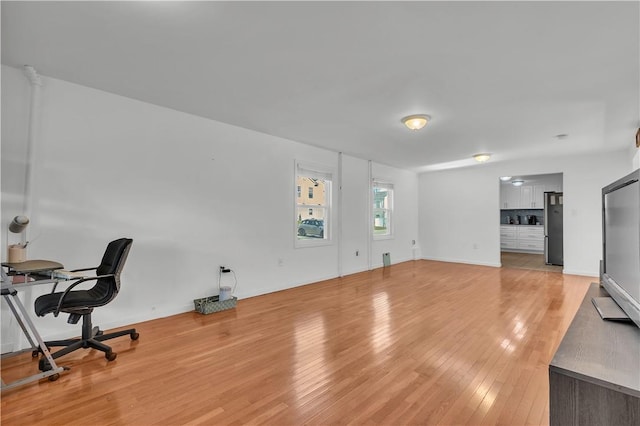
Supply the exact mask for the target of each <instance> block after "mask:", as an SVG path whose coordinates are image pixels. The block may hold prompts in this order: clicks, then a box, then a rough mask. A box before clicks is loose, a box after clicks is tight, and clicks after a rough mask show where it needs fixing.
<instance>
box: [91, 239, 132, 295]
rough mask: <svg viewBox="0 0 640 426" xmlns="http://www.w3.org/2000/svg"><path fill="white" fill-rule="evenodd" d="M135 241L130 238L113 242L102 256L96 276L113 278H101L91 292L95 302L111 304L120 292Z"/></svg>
mask: <svg viewBox="0 0 640 426" xmlns="http://www.w3.org/2000/svg"><path fill="white" fill-rule="evenodd" d="M132 243H133V240H132V239H130V238H120V239H119V240H115V241H111V242H110V243H109V245H108V246H107V249H106V250H105V252H104V256H102V261H101V262H100V266H98V268H97V269H96V275H108V274H113V275H114V276H113V277H108V278H100V279H98V280H97V282H96V284H95V285H94V286H93V288H91V289H90V290H89V293H90V294H91V296H92V297H93V298H95V300H100V301H101V302H102V303H104V304H106V303H109V302H110V301H111V300H112V299H113V298H114V297H116V295H117V294H118V292H119V291H120V273H121V272H122V268H123V267H124V263H125V261H126V260H127V256H128V255H129V250H130V249H131V244H132Z"/></svg>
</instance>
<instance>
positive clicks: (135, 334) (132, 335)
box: [131, 333, 140, 340]
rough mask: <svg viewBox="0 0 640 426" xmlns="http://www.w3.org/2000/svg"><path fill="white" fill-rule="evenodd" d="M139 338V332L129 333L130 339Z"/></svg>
mask: <svg viewBox="0 0 640 426" xmlns="http://www.w3.org/2000/svg"><path fill="white" fill-rule="evenodd" d="M139 338H140V333H131V340H138V339H139Z"/></svg>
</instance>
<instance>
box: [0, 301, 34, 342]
mask: <svg viewBox="0 0 640 426" xmlns="http://www.w3.org/2000/svg"><path fill="white" fill-rule="evenodd" d="M16 297H17V296H16ZM4 300H5V301H6V302H7V305H9V308H10V309H11V312H12V313H13V317H14V318H15V319H16V320H17V321H18V325H20V329H21V330H22V332H23V333H24V335H25V336H27V340H28V341H29V344H30V345H31V350H32V351H33V350H37V349H38V346H37V344H36V343H35V342H34V341H33V339H32V338H31V335H30V334H29V332H28V331H27V327H26V326H25V325H24V322H22V317H21V316H20V315H18V311H16V308H15V307H14V306H13V303H12V302H11V299H10V298H9V296H4Z"/></svg>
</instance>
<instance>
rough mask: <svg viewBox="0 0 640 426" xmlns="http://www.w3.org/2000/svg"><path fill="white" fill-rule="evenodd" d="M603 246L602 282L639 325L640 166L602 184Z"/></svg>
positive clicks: (625, 311) (625, 312) (631, 318)
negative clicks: (607, 183) (606, 183)
mask: <svg viewBox="0 0 640 426" xmlns="http://www.w3.org/2000/svg"><path fill="white" fill-rule="evenodd" d="M602 247H603V253H602V255H603V256H602V264H601V267H600V283H601V285H602V286H603V287H604V289H605V290H606V291H607V293H609V295H610V296H611V298H612V299H613V300H614V301H615V303H616V304H617V305H618V306H619V307H620V308H621V309H622V311H624V314H626V316H627V317H628V318H629V319H630V320H631V321H633V322H634V323H635V324H636V325H637V326H638V327H640V169H639V170H636V171H635V172H633V173H631V174H629V175H627V176H625V177H623V178H621V179H618V180H616V181H615V182H613V183H611V184H610V185H607V186H605V187H604V188H602ZM596 307H597V305H596Z"/></svg>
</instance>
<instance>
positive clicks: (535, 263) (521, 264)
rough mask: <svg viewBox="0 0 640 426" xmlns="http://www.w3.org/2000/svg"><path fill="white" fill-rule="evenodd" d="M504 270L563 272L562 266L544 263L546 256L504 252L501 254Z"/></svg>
mask: <svg viewBox="0 0 640 426" xmlns="http://www.w3.org/2000/svg"><path fill="white" fill-rule="evenodd" d="M500 261H501V263H502V267H503V268H518V269H535V270H537V271H549V272H562V268H563V267H562V266H559V265H547V264H545V263H544V254H532V253H515V252H508V251H503V252H501V253H500Z"/></svg>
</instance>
